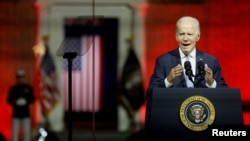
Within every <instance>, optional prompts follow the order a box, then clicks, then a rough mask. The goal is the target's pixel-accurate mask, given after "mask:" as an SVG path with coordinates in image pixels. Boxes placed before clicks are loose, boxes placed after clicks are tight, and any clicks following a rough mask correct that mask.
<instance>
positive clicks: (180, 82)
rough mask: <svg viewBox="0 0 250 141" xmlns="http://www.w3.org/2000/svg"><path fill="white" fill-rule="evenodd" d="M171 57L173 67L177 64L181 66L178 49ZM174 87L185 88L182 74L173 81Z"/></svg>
mask: <svg viewBox="0 0 250 141" xmlns="http://www.w3.org/2000/svg"><path fill="white" fill-rule="evenodd" d="M173 56H174V59H173V65H174V66H176V65H178V64H181V58H180V53H179V49H178V48H177V49H175V50H174V52H173ZM174 87H184V88H185V87H187V84H186V80H185V76H184V73H182V74H181V76H180V77H178V78H177V79H176V80H175V86H174Z"/></svg>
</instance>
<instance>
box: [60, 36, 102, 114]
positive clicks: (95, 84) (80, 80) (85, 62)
mask: <svg viewBox="0 0 250 141" xmlns="http://www.w3.org/2000/svg"><path fill="white" fill-rule="evenodd" d="M75 51H77V53H79V52H82V53H79V54H81V56H77V57H76V58H74V59H73V61H72V110H73V111H74V112H93V111H94V112H99V111H100V110H101V104H102V103H101V102H102V100H101V99H102V81H103V77H102V74H103V72H102V70H103V66H102V64H103V63H102V60H103V59H102V58H103V57H102V43H101V37H100V36H98V35H96V36H95V37H94V39H93V36H91V35H82V36H79V37H66V39H65V41H64V52H75ZM63 64H64V75H63V92H64V108H65V109H66V110H68V73H69V72H68V62H67V60H66V59H64V63H63Z"/></svg>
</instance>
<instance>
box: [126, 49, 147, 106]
mask: <svg viewBox="0 0 250 141" xmlns="http://www.w3.org/2000/svg"><path fill="white" fill-rule="evenodd" d="M121 84H122V94H123V96H125V97H126V99H127V100H128V102H129V103H130V106H131V107H132V108H133V110H135V111H136V110H138V109H139V108H140V107H141V106H142V105H143V104H144V103H145V96H144V89H143V83H142V74H141V66H140V62H139V60H138V58H137V56H136V54H135V52H134V49H133V48H132V47H130V48H129V50H128V57H127V60H126V62H125V64H124V68H123V72H122V80H121Z"/></svg>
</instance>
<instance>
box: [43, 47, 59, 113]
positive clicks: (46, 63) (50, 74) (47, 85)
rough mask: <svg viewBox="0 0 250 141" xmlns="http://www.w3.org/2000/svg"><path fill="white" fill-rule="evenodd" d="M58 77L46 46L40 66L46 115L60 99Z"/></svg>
mask: <svg viewBox="0 0 250 141" xmlns="http://www.w3.org/2000/svg"><path fill="white" fill-rule="evenodd" d="M57 75H58V74H57V71H56V67H55V63H54V60H53V58H52V56H51V54H50V50H49V47H48V45H47V44H45V54H44V55H43V58H42V60H41V65H40V97H41V99H40V100H41V106H42V111H43V114H45V115H48V113H49V112H50V111H51V110H52V109H53V108H54V106H55V105H56V103H57V102H58V100H59V98H60V92H59V89H58V80H57V77H58V76H57Z"/></svg>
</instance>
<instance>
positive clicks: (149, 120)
mask: <svg viewBox="0 0 250 141" xmlns="http://www.w3.org/2000/svg"><path fill="white" fill-rule="evenodd" d="M217 125H219V126H221V125H227V126H228V125H229V126H230V125H232V126H234V125H236V126H237V125H243V111H242V103H241V97H240V90H239V89H237V88H215V89H213V88H155V89H154V90H153V94H152V96H151V97H150V99H149V100H148V102H147V105H146V119H145V140H146V141H155V140H157V141H161V140H171V141H180V140H192V141H195V140H208V138H209V135H210V131H209V127H212V126H217Z"/></svg>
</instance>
